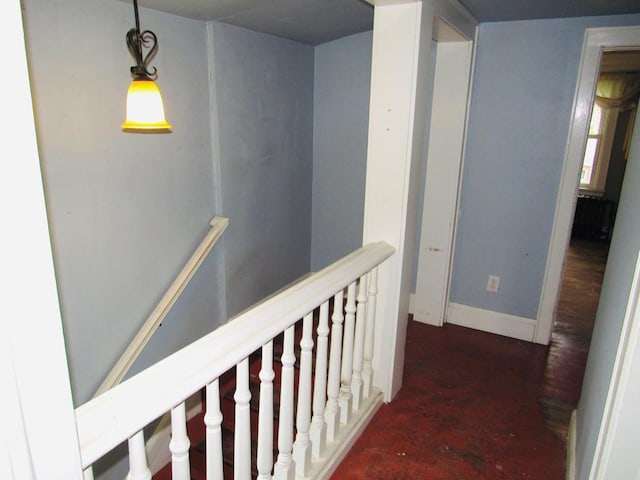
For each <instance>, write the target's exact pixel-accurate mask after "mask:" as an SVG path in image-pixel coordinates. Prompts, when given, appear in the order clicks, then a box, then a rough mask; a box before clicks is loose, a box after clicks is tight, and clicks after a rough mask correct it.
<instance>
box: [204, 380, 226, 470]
mask: <svg viewBox="0 0 640 480" xmlns="http://www.w3.org/2000/svg"><path fill="white" fill-rule="evenodd" d="M206 397H207V412H206V413H205V415H204V424H205V425H206V457H207V459H206V461H207V478H208V479H209V480H222V478H223V477H222V475H223V473H222V465H223V458H222V428H221V427H220V426H221V425H222V412H221V411H220V385H219V381H218V379H215V380H214V381H213V382H211V383H210V384H208V385H207V395H206Z"/></svg>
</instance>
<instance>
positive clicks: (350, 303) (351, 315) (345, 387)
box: [338, 282, 356, 423]
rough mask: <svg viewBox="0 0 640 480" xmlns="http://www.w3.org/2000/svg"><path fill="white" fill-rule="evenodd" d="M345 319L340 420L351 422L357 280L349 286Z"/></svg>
mask: <svg viewBox="0 0 640 480" xmlns="http://www.w3.org/2000/svg"><path fill="white" fill-rule="evenodd" d="M344 311H345V312H346V315H345V320H344V339H343V342H342V373H341V375H340V379H341V386H340V397H339V399H338V402H339V404H340V421H341V422H342V423H349V420H351V409H352V406H351V401H352V395H351V375H352V374H353V338H354V334H355V326H356V282H352V283H351V284H349V286H348V287H347V305H346V306H345V309H344Z"/></svg>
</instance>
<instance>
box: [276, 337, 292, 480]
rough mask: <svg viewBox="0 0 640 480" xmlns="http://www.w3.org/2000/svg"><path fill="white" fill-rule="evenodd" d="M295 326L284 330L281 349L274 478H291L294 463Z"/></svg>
mask: <svg viewBox="0 0 640 480" xmlns="http://www.w3.org/2000/svg"><path fill="white" fill-rule="evenodd" d="M294 328H295V326H293V325H292V326H291V327H289V328H287V329H286V330H285V331H284V348H283V351H282V359H281V361H282V377H281V386H280V415H279V418H278V461H277V462H276V464H275V466H274V471H273V478H274V479H275V480H293V478H294V477H295V464H294V462H293V458H292V454H291V450H292V446H293V365H294V364H295V362H296V356H295V355H294V353H293V334H294Z"/></svg>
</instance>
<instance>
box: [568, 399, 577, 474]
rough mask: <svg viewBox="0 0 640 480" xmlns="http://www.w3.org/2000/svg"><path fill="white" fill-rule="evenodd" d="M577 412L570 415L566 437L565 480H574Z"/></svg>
mask: <svg viewBox="0 0 640 480" xmlns="http://www.w3.org/2000/svg"><path fill="white" fill-rule="evenodd" d="M577 415H578V411H577V410H574V411H573V412H572V413H571V421H570V422H569V434H568V435H567V469H566V472H565V480H575V479H576V416H577Z"/></svg>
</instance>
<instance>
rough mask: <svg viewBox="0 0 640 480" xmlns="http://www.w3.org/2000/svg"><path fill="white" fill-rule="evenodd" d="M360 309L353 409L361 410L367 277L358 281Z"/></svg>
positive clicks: (355, 356) (358, 313)
mask: <svg viewBox="0 0 640 480" xmlns="http://www.w3.org/2000/svg"><path fill="white" fill-rule="evenodd" d="M357 300H358V309H357V311H356V334H355V340H354V342H353V377H352V379H351V393H352V395H353V411H354V412H357V411H358V410H360V404H361V402H362V366H363V363H364V334H365V329H366V321H367V277H366V276H362V277H360V282H359V283H358V298H357Z"/></svg>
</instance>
